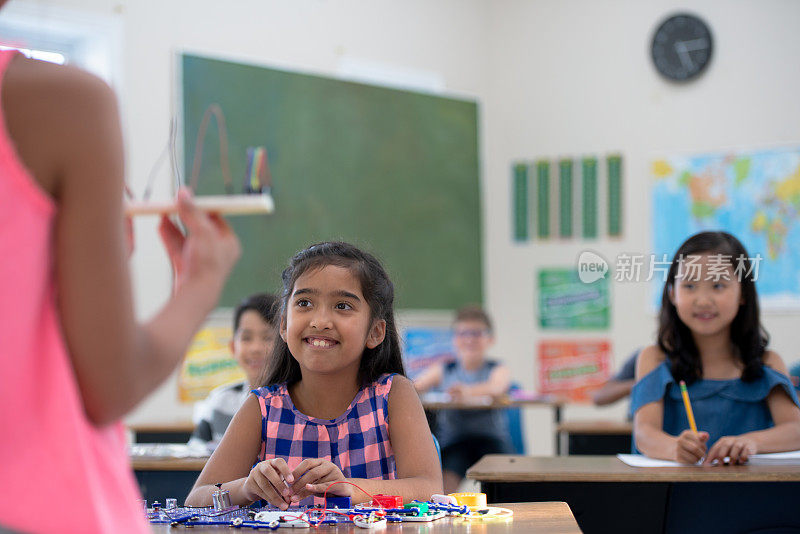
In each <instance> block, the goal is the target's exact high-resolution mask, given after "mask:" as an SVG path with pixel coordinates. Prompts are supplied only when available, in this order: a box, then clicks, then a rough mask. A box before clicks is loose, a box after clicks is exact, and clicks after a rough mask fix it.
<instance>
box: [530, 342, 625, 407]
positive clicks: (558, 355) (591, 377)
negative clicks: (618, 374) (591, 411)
mask: <svg viewBox="0 0 800 534" xmlns="http://www.w3.org/2000/svg"><path fill="white" fill-rule="evenodd" d="M538 358H539V392H540V393H542V394H545V395H555V396H558V397H563V398H566V399H569V400H571V401H576V402H585V401H588V400H589V395H588V393H589V391H591V390H592V389H596V388H597V387H598V386H600V385H601V384H603V382H605V381H606V380H607V379H608V377H609V375H610V372H611V343H610V342H609V341H606V340H579V341H562V340H549V341H542V342H541V343H539V354H538Z"/></svg>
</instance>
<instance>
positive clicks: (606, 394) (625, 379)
mask: <svg viewBox="0 0 800 534" xmlns="http://www.w3.org/2000/svg"><path fill="white" fill-rule="evenodd" d="M638 356H639V351H638V350H637V351H636V352H635V353H634V354H633V355H632V356H630V357H629V358H628V359H627V360H626V361H625V364H624V365H623V366H622V369H620V370H619V372H618V373H617V374H616V375H615V376H614V377H612V378H611V379H610V380H607V381H606V383H605V384H603V386H602V387H601V388H600V389H597V390H595V391H593V392H592V393H591V395H592V401H593V402H594V404H595V405H596V406H605V405H607V404H611V403H614V402H617V401H618V400H620V399H622V398H625V397H627V396H628V395H630V394H631V390H632V389H633V385H634V384H635V383H636V360H637V358H638Z"/></svg>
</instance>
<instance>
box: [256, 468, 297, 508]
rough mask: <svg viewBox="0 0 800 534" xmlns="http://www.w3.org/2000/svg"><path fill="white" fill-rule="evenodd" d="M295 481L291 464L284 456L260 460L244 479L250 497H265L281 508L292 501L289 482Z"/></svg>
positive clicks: (287, 506)
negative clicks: (288, 463) (290, 467)
mask: <svg viewBox="0 0 800 534" xmlns="http://www.w3.org/2000/svg"><path fill="white" fill-rule="evenodd" d="M292 482H294V476H293V475H292V472H291V470H289V466H288V465H287V464H286V460H284V459H283V458H272V459H270V460H264V461H263V462H259V463H257V464H256V465H255V467H253V468H252V469H251V470H250V474H249V475H247V480H245V481H244V492H245V494H246V495H247V498H248V499H251V500H253V501H256V500H258V499H265V500H267V501H268V502H269V503H270V504H272V505H274V506H277V507H278V508H280V509H281V510H286V509H287V508H289V504H290V503H291V500H290V495H291V491H290V490H289V484H291V483H292Z"/></svg>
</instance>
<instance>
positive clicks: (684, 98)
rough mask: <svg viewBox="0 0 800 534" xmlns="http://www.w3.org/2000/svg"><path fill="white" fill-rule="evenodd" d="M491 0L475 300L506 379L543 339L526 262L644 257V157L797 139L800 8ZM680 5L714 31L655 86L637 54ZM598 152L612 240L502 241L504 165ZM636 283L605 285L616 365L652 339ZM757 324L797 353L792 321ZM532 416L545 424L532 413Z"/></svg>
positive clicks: (780, 318) (529, 367)
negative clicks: (608, 192) (699, 65)
mask: <svg viewBox="0 0 800 534" xmlns="http://www.w3.org/2000/svg"><path fill="white" fill-rule="evenodd" d="M492 6H493V9H492V11H491V18H490V21H489V32H488V33H489V47H488V48H489V62H488V70H487V74H486V79H487V81H488V83H489V89H488V98H487V99H486V101H485V105H484V115H485V117H486V130H485V132H484V133H485V139H486V147H485V150H486V152H485V153H486V175H485V177H486V192H487V196H486V205H485V210H486V217H485V221H486V235H487V239H486V254H485V265H486V273H485V276H486V297H487V302H488V306H489V308H490V310H491V311H492V313H493V314H494V315H495V317H496V319H497V325H498V327H497V337H498V350H497V353H498V354H509V355H513V357H512V358H510V362H511V366H512V369H513V371H514V375H515V376H519V377H524V378H527V379H528V382H527V384H531V383H532V380H533V376H534V372H535V371H536V366H535V363H534V360H533V354H534V353H535V345H536V343H537V342H538V340H539V339H540V338H541V336H542V335H543V332H542V331H541V330H539V329H538V328H537V326H536V317H535V315H534V303H533V300H532V298H533V295H534V286H533V284H534V272H535V270H536V269H537V268H539V267H542V266H559V265H565V266H568V265H574V264H575V262H576V258H577V256H578V254H579V253H580V251H582V250H584V249H586V248H591V249H594V250H597V251H599V252H600V253H601V254H602V255H603V256H604V257H605V258H607V259H609V260H610V259H612V258H614V257H616V256H617V255H618V254H620V253H623V252H627V253H641V254H649V253H650V242H651V232H652V225H651V222H650V221H651V216H650V181H651V178H650V167H649V163H650V161H651V158H653V157H654V156H663V155H671V154H675V153H676V152H677V153H704V152H714V151H719V150H724V149H730V148H763V147H770V146H786V145H789V146H797V144H798V142H800V106H797V104H796V101H797V95H798V94H800V71H798V69H795V68H792V67H791V66H792V65H793V64H794V63H796V59H795V58H796V53H797V51H798V50H800V33H798V32H797V30H796V24H795V23H796V21H798V20H800V3H798V2H791V1H766V2H756V1H728V0H721V1H712V0H705V1H703V0H696V1H692V2H676V1H666V0H665V1H649V2H638V1H603V2H595V1H591V0H590V1H581V2H560V1H557V0H553V1H550V0H540V1H535V2H531V1H505V2H500V3H492ZM684 9H687V10H690V11H692V12H694V13H696V14H698V15H699V16H701V17H702V18H703V19H705V21H706V22H707V23H708V24H709V25H710V27H711V31H712V32H713V36H714V39H715V42H714V47H715V50H714V56H713V59H712V62H711V63H710V65H709V67H708V69H707V71H706V72H705V73H704V74H703V75H702V76H701V77H700V78H699V79H698V80H696V81H694V82H691V83H689V84H687V85H685V86H684V85H674V84H670V83H668V82H666V81H664V80H663V79H662V78H661V77H660V76H659V75H658V74H657V73H656V71H655V69H654V68H653V65H652V61H651V60H650V58H649V50H650V48H649V45H650V40H651V39H652V34H653V32H654V31H655V28H656V27H657V26H658V24H659V23H660V21H661V20H662V19H663V18H665V17H666V16H667V15H668V14H671V13H673V12H675V11H678V10H684ZM611 151H619V152H621V153H622V154H623V156H624V162H623V164H624V178H623V180H624V182H623V190H624V221H625V222H624V227H623V228H624V236H623V237H622V238H621V239H617V240H608V239H601V240H596V241H594V242H588V243H587V242H575V243H570V244H560V243H558V242H554V243H550V244H544V245H543V244H538V243H537V244H535V245H533V244H525V245H514V244H512V243H511V242H510V240H509V236H510V235H511V233H512V230H511V221H512V219H511V217H510V216H509V214H508V210H509V205H510V204H509V202H510V201H509V199H510V163H511V162H512V161H515V160H519V159H533V158H535V157H559V156H570V155H572V156H575V155H582V154H587V155H591V154H593V155H601V156H602V155H603V154H605V153H608V152H611ZM647 286H648V284H647V283H644V282H642V283H638V284H635V283H613V282H612V287H611V291H612V297H613V308H612V326H611V331H610V332H609V337H610V338H611V339H612V341H613V346H614V350H615V358H616V366H619V365H621V363H622V361H624V358H626V357H627V355H628V354H629V353H630V352H631V351H632V350H634V349H635V348H636V347H639V346H641V345H645V344H650V343H652V342H653V339H654V335H655V331H656V322H655V317H654V315H653V313H652V312H649V311H648V306H649V297H648V291H647ZM763 322H764V324H765V326H766V328H767V329H768V331H769V332H770V334H771V335H772V343H771V346H772V348H773V349H774V350H776V351H777V352H778V353H779V354H782V355H783V356H784V358H785V359H786V360H789V361H794V360H797V359H800V351H798V349H797V348H796V347H798V345H799V344H800V330H799V329H798V328H797V325H798V324H800V316H798V315H797V314H786V313H782V314H776V313H766V314H764V316H763ZM532 325H533V327H532ZM546 334H547V335H548V336H553V335H554V333H553V332H552V331H548V332H547V333H546ZM558 334H559V332H555V335H558ZM562 334H567V333H566V332H563V333H562ZM581 335H582V336H583V337H597V336H596V334H581ZM624 409H625V406H624V403H619V404H618V405H617V406H614V407H612V408H610V409H600V410H589V409H567V410H566V413H565V417H566V418H578V417H590V416H592V417H611V416H618V415H621V414H622V413H623V412H624ZM534 424H535V425H536V428H537V429H541V430H542V431H543V432H544V429H545V428H546V426H545V422H544V421H542V420H541V418H540V420H539V421H537V422H536V423H534ZM542 445H545V446H546V445H548V442H547V441H546V440H539V441H538V442H537V443H536V447H535V448H534V450H535V451H537V452H538V451H542V452H544V451H545V450H546V447H544V448H543V447H542Z"/></svg>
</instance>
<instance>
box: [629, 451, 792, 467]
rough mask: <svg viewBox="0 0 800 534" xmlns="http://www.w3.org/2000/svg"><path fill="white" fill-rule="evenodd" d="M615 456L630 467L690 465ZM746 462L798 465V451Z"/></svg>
mask: <svg viewBox="0 0 800 534" xmlns="http://www.w3.org/2000/svg"><path fill="white" fill-rule="evenodd" d="M617 458H619V459H620V460H621V461H622V462H623V463H625V464H627V465H629V466H631V467H690V466H691V465H692V464H681V463H678V462H672V461H670V460H657V459H655V458H650V457H648V456H644V455H642V454H618V455H617ZM725 460H727V458H725ZM747 463H749V464H750V465H800V451H789V452H773V453H770V454H754V455H752V456H751V457H750V459H749V460H748V461H747Z"/></svg>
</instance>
